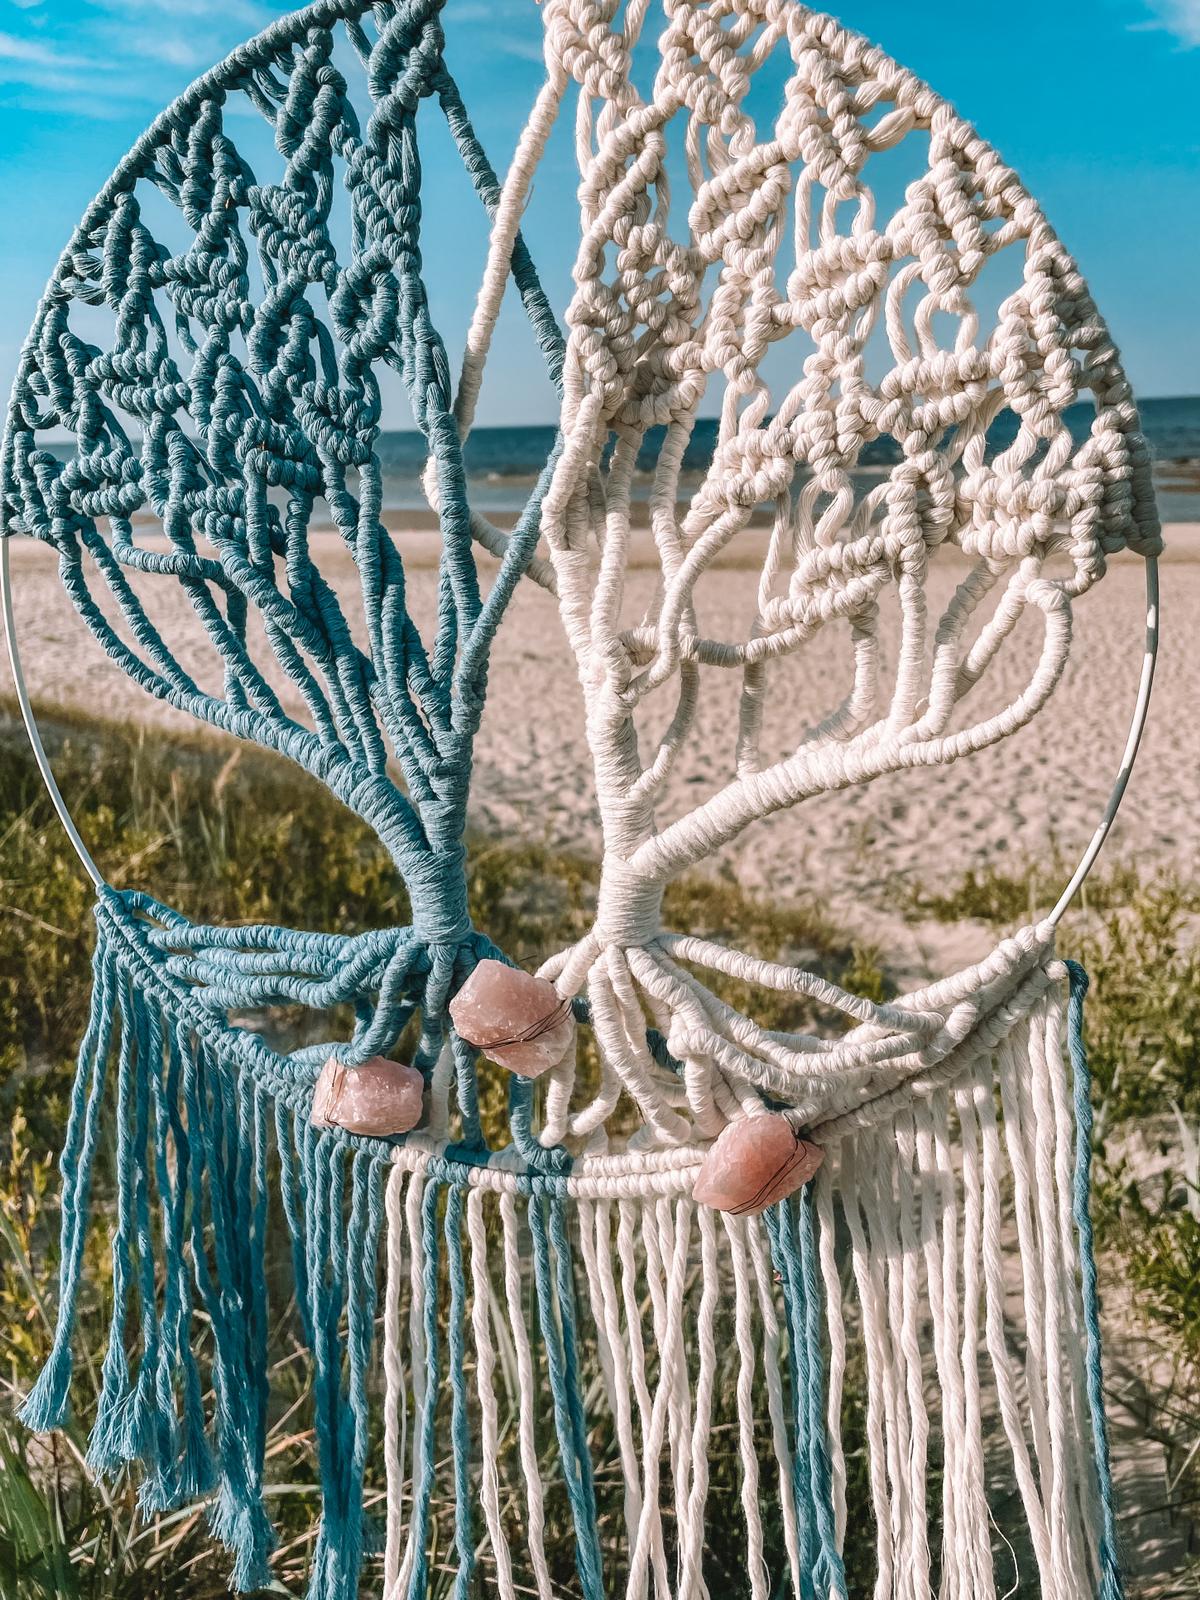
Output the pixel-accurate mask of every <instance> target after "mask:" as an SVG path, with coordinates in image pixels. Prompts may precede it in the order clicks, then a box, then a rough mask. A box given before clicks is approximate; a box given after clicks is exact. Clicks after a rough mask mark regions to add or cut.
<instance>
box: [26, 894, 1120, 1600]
mask: <svg viewBox="0 0 1200 1600" xmlns="http://www.w3.org/2000/svg"><path fill="white" fill-rule="evenodd" d="M99 923H100V937H99V942H98V946H97V952H96V958H95V989H94V996H93V1005H92V1014H91V1018H90V1021H89V1025H88V1029H87V1034H86V1037H85V1039H84V1042H83V1046H82V1048H81V1051H80V1059H79V1072H78V1076H77V1079H76V1083H75V1088H74V1092H73V1097H72V1105H71V1116H70V1122H69V1127H68V1133H67V1140H66V1146H65V1149H64V1154H63V1163H62V1168H63V1225H62V1294H61V1301H60V1308H59V1320H58V1326H57V1331H56V1335H55V1339H54V1344H53V1349H52V1352H51V1355H50V1359H49V1361H48V1362H47V1365H46V1368H45V1371H44V1372H43V1373H42V1376H41V1378H40V1380H39V1382H38V1384H37V1386H36V1388H35V1390H34V1392H33V1393H32V1395H31V1396H30V1398H29V1401H28V1403H27V1405H26V1408H25V1413H24V1415H25V1420H26V1421H27V1422H28V1423H29V1424H30V1425H31V1426H33V1427H35V1428H38V1429H45V1428H49V1427H53V1426H55V1425H57V1424H59V1423H61V1422H62V1421H63V1420H64V1418H65V1415H66V1411H67V1391H68V1387H69V1383H70V1376H71V1339H72V1329H73V1324H74V1321H75V1307H76V1302H77V1298H78V1294H79V1289H80V1279H81V1272H82V1266H83V1258H84V1254H85V1244H86V1237H87V1233H88V1224H89V1197H90V1189H91V1178H92V1172H93V1168H94V1165H95V1158H96V1152H97V1149H98V1145H99V1141H100V1130H101V1124H102V1118H103V1120H105V1121H111V1123H112V1124H113V1125H114V1126H115V1131H116V1156H117V1172H116V1205H115V1222H114V1228H113V1242H112V1261H113V1321H112V1329H111V1336H110V1339H109V1344H108V1350H107V1354H106V1356H105V1359H104V1363H103V1374H102V1390H101V1396H100V1403H99V1408H98V1414H97V1418H96V1423H95V1427H94V1429H93V1432H92V1436H91V1441H90V1448H89V1460H90V1463H91V1464H92V1466H93V1467H94V1468H95V1469H96V1470H97V1471H98V1472H103V1473H111V1472H113V1471H116V1470H118V1469H120V1468H122V1467H123V1466H125V1465H126V1464H132V1463H137V1464H138V1465H139V1466H140V1468H141V1471H142V1475H143V1488H142V1503H143V1505H144V1507H145V1508H146V1509H147V1510H148V1511H156V1510H162V1509H166V1508H168V1507H171V1506H175V1505H177V1504H180V1503H181V1502H184V1501H190V1500H194V1499H198V1498H202V1497H209V1498H210V1499H211V1502H212V1512H211V1515H212V1522H213V1527H214V1531H215V1532H216V1533H217V1535H218V1536H219V1537H220V1538H221V1539H222V1540H223V1541H224V1542H225V1543H226V1544H227V1545H228V1546H229V1548H230V1549H231V1551H232V1552H233V1555H234V1572H233V1582H234V1586H235V1587H236V1588H237V1589H240V1590H247V1589H253V1588H255V1587H257V1586H259V1585H261V1584H264V1583H265V1582H267V1581H268V1580H269V1572H268V1561H269V1557H270V1553H271V1550H272V1546H273V1543H274V1539H273V1533H272V1529H271V1525H270V1521H269V1518H268V1516H267V1514H266V1510H265V1505H264V1473H263V1460H264V1449H265V1442H266V1429H267V1415H268V1367H267V1328H268V1300H269V1298H272V1299H274V1300H275V1302H276V1303H277V1304H279V1305H282V1304H283V1303H284V1301H286V1299H287V1298H288V1296H289V1295H290V1293H291V1289H292V1285H293V1282H294V1285H295V1289H296V1297H297V1302H298V1305H299V1307H300V1312H301V1317H302V1321H303V1331H304V1334H305V1338H306V1342H307V1344H308V1347H309V1350H310V1352H311V1360H312V1365H313V1377H314V1385H313V1401H314V1407H313V1421H314V1428H315V1433H316V1439H317V1446H318V1455H319V1463H320V1476H321V1492H322V1517H321V1526H320V1532H319V1536H318V1539H317V1543H316V1547H315V1550H314V1555H313V1560H312V1565H311V1576H310V1585H309V1595H310V1597H311V1600H354V1597H355V1596H356V1595H357V1593H358V1584H359V1577H360V1569H361V1566H362V1556H363V1550H364V1513H363V1499H364V1476H365V1468H366V1464H367V1452H368V1447H369V1440H370V1441H371V1442H372V1444H373V1448H374V1449H376V1450H377V1449H378V1442H379V1434H380V1433H382V1444H383V1452H382V1463H381V1470H382V1472H383V1473H384V1474H386V1488H387V1493H386V1502H387V1519H386V1544H385V1549H384V1577H385V1582H384V1588H383V1593H384V1595H385V1596H386V1600H424V1597H425V1596H426V1595H427V1594H428V1593H429V1592H431V1590H432V1588H433V1587H434V1586H435V1585H436V1584H437V1583H438V1582H439V1581H440V1579H439V1576H438V1575H439V1574H442V1573H445V1572H446V1571H447V1569H450V1570H453V1571H454V1572H455V1574H456V1583H455V1589H456V1593H462V1594H464V1595H465V1594H467V1593H469V1592H471V1589H472V1585H481V1586H482V1587H483V1589H484V1590H485V1591H486V1592H487V1593H489V1594H492V1593H494V1594H496V1595H497V1596H499V1597H500V1600H516V1597H517V1596H518V1595H522V1594H529V1593H534V1594H537V1595H538V1596H539V1600H553V1597H554V1596H555V1595H557V1594H559V1593H562V1592H564V1589H569V1590H570V1591H571V1592H578V1593H579V1594H581V1595H582V1596H583V1597H584V1600H603V1597H605V1596H608V1595H612V1594H626V1595H631V1596H632V1595H646V1594H648V1593H654V1594H655V1595H657V1596H659V1597H660V1600H664V1597H671V1596H674V1597H680V1600H682V1597H683V1596H697V1595H698V1596H702V1595H704V1594H705V1593H706V1592H707V1593H712V1594H716V1593H723V1592H732V1591H731V1590H730V1588H729V1585H730V1583H731V1582H733V1581H734V1580H733V1579H731V1578H730V1576H729V1570H730V1569H729V1568H728V1567H727V1566H725V1567H722V1566H720V1565H719V1563H721V1562H725V1563H727V1562H728V1561H730V1560H731V1559H732V1560H734V1562H735V1565H736V1571H737V1579H736V1582H737V1584H738V1585H739V1586H740V1587H739V1588H738V1590H737V1592H739V1593H745V1594H746V1595H747V1596H748V1597H749V1600H770V1597H772V1596H774V1595H775V1594H777V1593H781V1592H786V1593H790V1594H792V1595H793V1596H795V1597H798V1600H826V1597H844V1596H846V1594H847V1583H846V1577H845V1569H844V1564H843V1563H844V1556H845V1554H846V1546H845V1541H846V1532H847V1525H848V1524H849V1525H851V1526H852V1527H853V1528H854V1529H855V1531H856V1536H857V1537H858V1538H861V1535H862V1531H863V1529H864V1528H865V1527H867V1526H868V1525H869V1523H870V1522H871V1521H873V1523H874V1539H875V1544H876V1557H877V1564H878V1577H877V1581H876V1584H875V1595H876V1600H890V1597H897V1600H899V1597H905V1600H911V1597H913V1596H916V1595H926V1594H928V1593H929V1592H931V1591H936V1592H938V1593H940V1594H941V1595H943V1596H944V1597H945V1600H987V1597H996V1596H998V1595H1000V1594H1003V1593H1005V1592H1007V1591H1009V1590H1010V1589H1011V1588H1012V1585H1013V1583H1014V1581H1019V1582H1020V1583H1022V1584H1025V1583H1026V1582H1028V1581H1029V1574H1030V1571H1031V1570H1032V1569H1036V1572H1037V1577H1038V1589H1039V1593H1040V1594H1041V1595H1042V1596H1043V1597H1044V1600H1095V1597H1096V1596H1099V1597H1100V1600H1121V1586H1120V1579H1119V1575H1118V1571H1117V1565H1116V1557H1115V1531H1114V1528H1115V1524H1114V1517H1113V1509H1112V1488H1111V1475H1110V1471H1109V1463H1108V1447H1107V1436H1106V1430H1105V1424H1104V1415H1103V1405H1102V1385H1101V1373H1100V1343H1099V1325H1098V1315H1097V1302H1096V1277H1095V1266H1094V1262H1093V1259H1092V1241H1091V1227H1090V1222H1089V1219H1088V1205H1089V1183H1090V1174H1089V1145H1090V1123H1091V1113H1090V1104H1089V1082H1088V1074H1087V1063H1086V1058H1085V1056H1084V1054H1083V1048H1082V1038H1081V1032H1080V1030H1081V1017H1082V994H1083V987H1084V984H1085V980H1084V979H1083V976H1082V974H1081V973H1080V972H1079V971H1078V969H1071V983H1072V995H1071V1009H1070V1050H1071V1059H1072V1063H1073V1077H1072V1078H1069V1077H1068V1073H1067V1071H1066V1070H1065V1068H1064V1064H1063V1058H1062V1043H1063V1037H1062V1036H1063V1031H1064V1022H1065V1020H1066V1019H1065V1018H1064V1006H1063V995H1062V989H1063V984H1062V978H1063V976H1064V974H1065V970H1066V969H1064V968H1063V967H1062V965H1061V964H1059V963H1057V962H1054V961H1049V962H1048V963H1047V964H1046V967H1045V973H1046V983H1045V985H1043V986H1041V987H1040V989H1039V988H1038V986H1036V985H1034V986H1032V989H1031V991H1030V992H1031V993H1032V994H1033V998H1032V999H1031V1001H1030V1003H1029V1006H1028V1009H1027V1011H1026V1012H1025V1014H1024V1015H1023V1016H1022V1017H1020V1018H1019V1019H1018V1020H1017V1022H1016V1023H1015V1025H1014V1026H1013V1027H1012V1029H1011V1030H1010V1031H1009V1033H1008V1034H1007V1036H1006V1037H1005V1039H1004V1040H1003V1041H1002V1042H1001V1043H1000V1044H999V1045H998V1046H997V1047H996V1048H995V1049H994V1051H992V1052H991V1053H990V1054H985V1055H983V1056H980V1057H979V1058H977V1059H976V1060H975V1061H974V1062H973V1063H971V1064H970V1065H968V1066H966V1067H965V1068H964V1071H963V1075H962V1076H961V1077H960V1078H959V1079H957V1080H955V1081H947V1082H946V1083H944V1084H943V1085H941V1086H940V1087H938V1088H936V1089H935V1090H934V1091H933V1092H932V1093H930V1094H928V1095H924V1096H916V1097H914V1099H913V1100H912V1102H911V1104H909V1105H907V1106H906V1107H904V1108H903V1109H902V1110H901V1111H900V1112H899V1113H898V1114H895V1115H894V1116H892V1117H890V1118H889V1119H888V1121H887V1123H886V1124H879V1125H877V1126H875V1127H873V1128H870V1129H868V1130H867V1131H861V1130H860V1131H855V1132H853V1133H848V1134H847V1135H846V1136H845V1137H844V1138H843V1139H842V1140H841V1141H840V1143H839V1144H837V1145H836V1146H834V1147H832V1148H831V1149H830V1150H829V1151H828V1153H827V1159H826V1163H825V1166H824V1168H823V1169H822V1172H821V1174H820V1175H819V1176H818V1178H817V1179H816V1180H815V1182H814V1183H813V1184H810V1185H809V1187H808V1188H807V1189H805V1190H804V1191H803V1192H802V1193H801V1194H800V1195H799V1196H797V1197H794V1198H793V1199H792V1200H790V1201H787V1202H784V1203H783V1204H781V1205H778V1206H776V1207H774V1208H772V1209H771V1210H770V1211H768V1212H767V1213H765V1215H763V1216H762V1217H737V1216H732V1215H723V1214H721V1213H717V1212H714V1211H711V1210H709V1209H707V1208H705V1207H703V1206H697V1205H696V1204H695V1203H694V1202H693V1201H692V1199H691V1187H692V1184H693V1182H694V1179H695V1172H696V1161H697V1159H698V1153H692V1152H688V1151H684V1150H681V1151H678V1152H674V1153H670V1152H658V1153H647V1154H645V1155H643V1156H635V1155H633V1154H629V1155H627V1156H616V1155H612V1156H598V1157H596V1158H591V1157H588V1158H584V1159H582V1160H581V1161H580V1162H578V1163H577V1165H576V1167H575V1170H574V1171H573V1172H572V1173H570V1174H566V1173H561V1172H559V1173H550V1174H547V1173H541V1174H539V1173H536V1172H534V1171H531V1170H527V1169H525V1168H524V1167H523V1166H522V1165H521V1164H520V1163H519V1162H517V1161H516V1160H515V1159H514V1158H513V1157H512V1156H511V1155H507V1156H499V1157H495V1158H493V1160H492V1161H490V1162H488V1163H484V1164H478V1163H474V1162H471V1161H468V1160H465V1159H454V1151H453V1150H450V1149H448V1148H447V1147H446V1146H445V1145H443V1144H438V1143H435V1142H432V1141H430V1140H429V1139H427V1138H424V1137H414V1138H412V1139H410V1140H409V1141H408V1142H407V1143H406V1144H404V1145H403V1146H399V1147H396V1148H395V1149H390V1150H389V1149H388V1148H387V1147H386V1146H383V1145H380V1144H373V1145H371V1146H370V1147H368V1146H367V1145H366V1144H365V1143H363V1142H362V1141H355V1140H352V1139H348V1138H346V1137H344V1136H339V1135H336V1134H331V1133H328V1132H320V1131H317V1130H314V1129H313V1128H311V1127H310V1125H309V1123H308V1119H307V1091H306V1090H305V1089H303V1088H302V1087H301V1086H300V1085H299V1084H298V1083H297V1082H295V1081H292V1082H289V1081H288V1080H287V1079H286V1078H285V1077H283V1076H281V1072H282V1071H283V1070H284V1069H286V1066H287V1063H286V1062H285V1061H283V1059H282V1058H279V1057H271V1060H272V1061H273V1062H274V1063H275V1067H276V1070H274V1071H273V1072H270V1073H268V1072H265V1071H263V1070H262V1068H263V1062H262V1061H259V1060H258V1059H257V1056H256V1055H255V1054H254V1052H253V1051H251V1050H249V1049H248V1048H247V1049H243V1048H241V1045H242V1044H243V1043H244V1040H245V1036H242V1035H237V1034H236V1032H235V1030H229V1029H226V1028H224V1027H223V1025H222V1026H216V1025H213V1024H211V1023H208V1022H207V1020H205V1022H204V1024H203V1025H202V1024H201V1021H200V1020H198V1014H197V1012H196V1011H195V1010H194V1009H193V1010H192V1011H190V1012H189V1009H188V1007H187V1005H186V1004H185V1003H184V1002H183V998H182V997H181V996H180V995H179V994H176V993H175V992H174V990H173V989H172V988H171V987H169V986H167V985H165V984H160V983H157V982H155V981H151V980H148V979H147V974H146V973H145V972H144V970H143V969H142V967H141V966H140V965H139V962H138V956H137V947H136V946H135V945H134V944H131V943H130V942H129V940H127V939H124V938H122V936H121V934H120V931H119V928H118V926H117V924H116V923H115V922H110V921H108V920H107V919H105V918H103V917H102V918H100V919H99ZM139 980H142V981H141V982H139ZM234 1039H237V1040H238V1042H239V1047H238V1048H234V1047H233V1044H232V1041H233V1040H234ZM259 1048H260V1047H259V1046H258V1045H257V1044H256V1045H255V1049H259ZM1072 1099H1073V1103H1072ZM960 1152H961V1153H960ZM275 1187H277V1188H278V1191H279V1197H280V1202H281V1204H278V1205H276V1204H271V1205H269V1204H268V1195H269V1192H270V1190H271V1189H272V1188H275ZM280 1211H282V1214H283V1217H284V1219H285V1222H286V1231H287V1233H288V1234H289V1235H290V1250H291V1258H292V1266H291V1272H290V1273H286V1272H282V1273H281V1272H280V1270H279V1262H280V1260H281V1256H282V1257H283V1258H286V1253H287V1251H286V1246H283V1244H282V1240H280V1241H279V1242H278V1243H275V1242H274V1241H272V1242H273V1246H274V1247H273V1248H272V1251H271V1256H270V1258H268V1257H267V1255H266V1249H267V1242H268V1219H269V1215H270V1216H278V1214H279V1212H280ZM381 1245H382V1247H383V1249H382V1253H383V1255H384V1258H385V1266H386V1274H385V1278H384V1282H385V1292H384V1295H383V1297H382V1305H381V1306H379V1307H377V1304H376V1283H377V1275H378V1256H379V1254H380V1253H381V1251H380V1246H381ZM280 1278H283V1279H285V1280H286V1281H284V1282H277V1279H280ZM269 1290H270V1296H269V1292H268V1291H269ZM843 1291H845V1292H843ZM380 1309H381V1310H382V1322H383V1338H382V1341H381V1344H382V1349H381V1351H380V1352H376V1351H375V1350H374V1348H373V1344H374V1338H373V1335H374V1324H375V1320H376V1315H377V1311H378V1310H380ZM131 1351H136V1352H137V1356H136V1358H133V1357H131V1355H130V1352H131ZM860 1352H861V1355H860ZM379 1357H381V1359H379ZM848 1374H849V1375H850V1377H849V1378H848ZM864 1395H865V1403H864V1402H863V1396H864ZM380 1402H382V1404H383V1414H382V1426H381V1427H380V1425H379V1419H378V1418H377V1419H376V1428H375V1430H374V1431H373V1432H370V1433H369V1422H370V1416H369V1413H370V1409H371V1407H372V1406H375V1407H378V1405H379V1404H380ZM860 1413H861V1414H862V1430H861V1431H862V1434H863V1436H864V1441H865V1446H866V1448H865V1452H862V1455H865V1461H866V1467H865V1473H863V1472H859V1471H858V1470H857V1462H858V1460H859V1459H861V1456H860V1453H859V1452H858V1451H857V1449H851V1448H850V1447H849V1446H848V1444H847V1443H846V1442H844V1430H845V1427H846V1425H847V1423H848V1422H850V1420H851V1419H854V1431H855V1434H856V1435H857V1432H858V1425H857V1419H858V1417H859V1414H860ZM373 1461H374V1462H375V1463H376V1464H379V1458H378V1457H377V1456H376V1457H373ZM848 1462H849V1463H850V1464H851V1470H849V1471H848ZM1014 1565H1015V1567H1016V1572H1015V1573H1014V1571H1013V1568H1014Z"/></svg>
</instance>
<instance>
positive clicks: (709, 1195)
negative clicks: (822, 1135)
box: [692, 1112, 825, 1217]
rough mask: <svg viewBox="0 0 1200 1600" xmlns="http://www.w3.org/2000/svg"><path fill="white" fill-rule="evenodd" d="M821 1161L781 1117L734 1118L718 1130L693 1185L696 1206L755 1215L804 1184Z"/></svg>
mask: <svg viewBox="0 0 1200 1600" xmlns="http://www.w3.org/2000/svg"><path fill="white" fill-rule="evenodd" d="M824 1159H825V1152H824V1151H823V1150H822V1149H820V1148H819V1147H818V1146H817V1145H815V1144H809V1143H808V1142H807V1140H804V1139H802V1138H801V1137H800V1135H799V1134H798V1133H797V1132H796V1130H795V1128H793V1127H792V1125H791V1123H790V1122H789V1121H788V1119H787V1118H786V1117H781V1116H777V1115H775V1114H774V1113H770V1112H769V1113H767V1114H765V1115H763V1116H753V1117H739V1119H738V1120H737V1121H736V1122H731V1123H730V1124H729V1126H728V1127H727V1128H724V1129H722V1131H721V1134H720V1136H719V1137H718V1138H717V1139H715V1140H714V1141H713V1143H712V1145H711V1146H710V1147H709V1150H708V1152H707V1154H706V1155H705V1157H704V1160H703V1162H702V1163H701V1165H700V1175H699V1177H698V1178H697V1179H696V1182H695V1185H694V1187H693V1189H692V1199H693V1200H695V1201H696V1203H697V1205H702V1206H712V1207H713V1208H714V1210H716V1211H732V1212H733V1214H734V1215H735V1216H738V1217H746V1216H755V1215H756V1214H757V1213H758V1212H760V1211H765V1210H766V1209H767V1207H768V1206H773V1205H774V1204H775V1202H776V1201H777V1200H782V1199H784V1198H785V1196H787V1195H789V1194H794V1193H795V1191H796V1190H797V1189H799V1188H800V1187H801V1185H803V1184H806V1183H807V1182H808V1180H809V1179H810V1178H811V1177H812V1175H813V1173H814V1172H815V1171H816V1170H817V1168H818V1167H819V1166H820V1165H821V1163H822V1161H824Z"/></svg>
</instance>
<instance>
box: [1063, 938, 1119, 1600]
mask: <svg viewBox="0 0 1200 1600" xmlns="http://www.w3.org/2000/svg"><path fill="white" fill-rule="evenodd" d="M1067 976H1068V980H1069V985H1070V988H1069V998H1068V1004H1067V1050H1068V1053H1069V1055H1070V1058H1071V1074H1072V1080H1073V1087H1074V1092H1075V1193H1074V1207H1073V1209H1074V1217H1075V1230H1076V1234H1077V1236H1078V1239H1079V1266H1080V1280H1081V1287H1082V1292H1083V1323H1084V1334H1085V1341H1086V1344H1085V1350H1084V1360H1085V1364H1086V1371H1087V1396H1088V1410H1089V1411H1090V1413H1091V1422H1092V1447H1093V1449H1094V1450H1095V1452H1096V1482H1097V1486H1098V1489H1099V1493H1100V1524H1101V1525H1100V1552H1099V1554H1100V1600H1124V1593H1125V1590H1124V1586H1123V1584H1122V1582H1121V1569H1120V1565H1119V1562H1118V1559H1117V1514H1116V1507H1115V1505H1114V1500H1113V1481H1112V1460H1111V1457H1110V1453H1109V1445H1108V1417H1107V1415H1106V1414H1105V1409H1104V1371H1103V1364H1102V1360H1101V1349H1100V1296H1099V1290H1098V1287H1097V1281H1096V1253H1095V1244H1094V1240H1093V1230H1092V1204H1091V1202H1092V1074H1091V1069H1090V1067H1089V1066H1088V1058H1087V1049H1086V1047H1085V1045H1084V1042H1083V1001H1084V996H1085V995H1086V994H1087V991H1088V975H1087V973H1086V972H1085V971H1084V970H1083V968H1082V967H1081V966H1079V965H1078V963H1077V962H1074V961H1068V962H1067Z"/></svg>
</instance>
